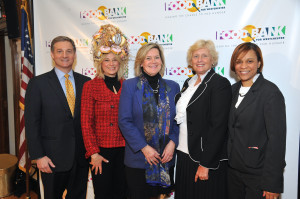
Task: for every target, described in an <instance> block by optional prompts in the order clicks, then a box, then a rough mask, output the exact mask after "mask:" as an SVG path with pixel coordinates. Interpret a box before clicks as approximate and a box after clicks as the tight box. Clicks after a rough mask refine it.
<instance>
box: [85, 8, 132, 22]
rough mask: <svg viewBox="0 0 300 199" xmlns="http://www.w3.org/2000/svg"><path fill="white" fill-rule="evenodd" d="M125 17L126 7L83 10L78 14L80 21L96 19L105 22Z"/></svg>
mask: <svg viewBox="0 0 300 199" xmlns="http://www.w3.org/2000/svg"><path fill="white" fill-rule="evenodd" d="M126 16H127V13H126V7H116V8H107V7H105V6H100V7H99V8H98V9H97V10H83V11H81V12H80V18H81V19H94V18H98V19H100V20H107V19H120V18H126Z"/></svg>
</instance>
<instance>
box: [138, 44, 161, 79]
mask: <svg viewBox="0 0 300 199" xmlns="http://www.w3.org/2000/svg"><path fill="white" fill-rule="evenodd" d="M153 48H156V49H157V50H158V52H159V56H160V59H161V69H160V71H159V74H160V75H161V76H164V72H165V68H166V66H165V56H164V52H163V48H162V47H161V45H159V44H157V43H147V44H145V45H143V46H142V47H141V48H140V49H139V50H138V52H137V53H136V57H135V62H134V72H135V75H136V76H139V75H140V74H141V73H142V68H141V65H142V63H143V62H144V60H145V58H146V56H147V53H148V52H149V51H150V50H151V49H153Z"/></svg>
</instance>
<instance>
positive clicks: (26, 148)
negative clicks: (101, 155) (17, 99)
mask: <svg viewBox="0 0 300 199" xmlns="http://www.w3.org/2000/svg"><path fill="white" fill-rule="evenodd" d="M22 7H23V8H24V10H25V11H26V10H27V0H22ZM26 20H27V22H28V23H29V21H28V13H27V19H26ZM27 25H28V29H29V37H30V40H31V34H30V26H29V24H27ZM22 31H23V28H22ZM22 38H23V37H22ZM21 70H23V67H22V68H21ZM22 72H23V71H22ZM23 75H24V74H23ZM23 97H25V96H23ZM20 108H21V109H22V110H23V111H24V104H23V103H22V106H20ZM23 119H24V118H23ZM24 142H25V170H26V199H31V196H30V167H31V162H30V159H29V154H28V146H27V141H26V139H24Z"/></svg>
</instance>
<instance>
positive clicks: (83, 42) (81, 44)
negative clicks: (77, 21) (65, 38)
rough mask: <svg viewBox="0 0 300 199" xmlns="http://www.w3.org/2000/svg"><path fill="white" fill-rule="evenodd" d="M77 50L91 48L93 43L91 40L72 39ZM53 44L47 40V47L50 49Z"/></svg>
mask: <svg viewBox="0 0 300 199" xmlns="http://www.w3.org/2000/svg"><path fill="white" fill-rule="evenodd" d="M72 39H73V41H74V43H75V46H76V48H89V44H90V43H91V40H90V39H85V38H72ZM51 42H52V40H47V41H45V43H46V47H47V48H50V47H51Z"/></svg>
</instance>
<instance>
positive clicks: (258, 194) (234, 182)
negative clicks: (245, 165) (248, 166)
mask: <svg viewBox="0 0 300 199" xmlns="http://www.w3.org/2000/svg"><path fill="white" fill-rule="evenodd" d="M260 181H261V177H260V176H256V175H251V174H245V173H241V172H239V171H237V170H235V169H233V168H231V167H229V168H228V196H229V198H230V199H263V190H261V188H260Z"/></svg>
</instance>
